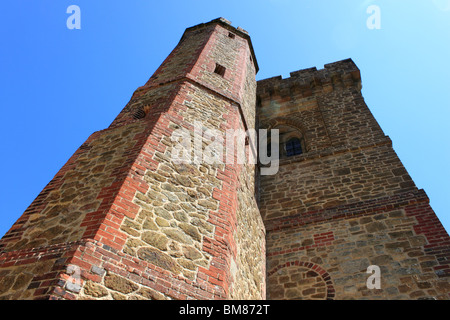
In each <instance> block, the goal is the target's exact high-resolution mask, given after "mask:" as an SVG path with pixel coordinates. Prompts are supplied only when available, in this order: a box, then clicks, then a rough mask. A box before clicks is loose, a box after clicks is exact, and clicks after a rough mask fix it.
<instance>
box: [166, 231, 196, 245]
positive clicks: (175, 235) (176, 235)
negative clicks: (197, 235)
mask: <svg viewBox="0 0 450 320" xmlns="http://www.w3.org/2000/svg"><path fill="white" fill-rule="evenodd" d="M162 231H163V232H164V233H165V234H166V235H167V236H168V237H169V238H171V239H173V240H175V241H177V242H180V243H186V244H192V240H191V238H190V237H188V236H187V235H186V234H185V233H183V232H181V231H179V230H177V229H175V228H170V229H169V228H166V229H163V230H162Z"/></svg>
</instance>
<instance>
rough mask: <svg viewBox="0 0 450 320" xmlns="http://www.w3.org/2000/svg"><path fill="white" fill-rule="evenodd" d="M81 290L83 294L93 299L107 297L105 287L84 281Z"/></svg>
mask: <svg viewBox="0 0 450 320" xmlns="http://www.w3.org/2000/svg"><path fill="white" fill-rule="evenodd" d="M83 288H84V293H85V294H87V295H88V296H92V297H95V298H101V297H105V296H107V295H108V290H107V289H106V288H105V287H103V286H101V285H100V284H98V283H95V282H92V281H86V283H85V285H84V287H83Z"/></svg>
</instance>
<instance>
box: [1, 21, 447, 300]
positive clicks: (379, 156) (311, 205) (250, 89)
mask: <svg viewBox="0 0 450 320" xmlns="http://www.w3.org/2000/svg"><path fill="white" fill-rule="evenodd" d="M257 72H258V65H257V61H256V58H255V55H254V52H253V48H252V44H251V41H250V37H249V35H248V34H247V32H246V31H245V30H243V29H241V28H234V27H232V26H231V25H230V22H229V21H227V20H225V19H223V18H220V19H216V20H213V21H210V22H208V23H205V24H200V25H197V26H194V27H191V28H188V29H186V31H185V33H184V34H183V36H182V38H181V40H180V41H179V43H178V45H177V46H176V48H175V49H174V50H173V51H172V53H171V54H170V55H169V56H168V57H167V58H166V60H165V61H164V62H163V63H162V65H161V66H160V67H159V68H158V70H156V72H155V73H154V74H153V76H152V77H151V78H150V79H149V80H148V82H147V83H146V84H145V85H144V86H142V87H140V88H138V89H137V90H136V91H135V92H134V94H133V95H132V97H131V99H130V101H129V103H128V104H127V105H126V106H125V107H124V109H123V110H122V111H121V112H120V113H119V115H118V116H117V117H116V118H115V120H114V121H113V122H112V123H111V125H110V126H109V127H108V128H107V129H104V130H101V131H98V132H95V133H93V134H92V135H91V136H90V137H89V138H88V139H87V141H86V142H85V143H84V144H83V145H81V146H80V148H79V149H78V150H77V151H76V152H75V153H74V155H73V156H72V157H71V158H70V159H69V160H68V162H67V163H66V164H65V165H64V166H63V168H61V170H60V171H59V172H58V173H57V174H56V176H55V177H54V178H53V179H52V181H50V183H49V184H48V185H47V186H46V187H45V188H44V190H42V192H41V193H40V194H39V196H38V197H37V198H36V199H35V200H34V201H33V203H32V204H31V205H30V206H29V207H28V209H27V210H26V211H25V212H24V214H23V215H22V216H21V217H20V218H19V220H17V222H16V223H15V224H14V225H13V226H12V227H11V229H10V230H9V231H8V232H7V234H6V235H5V236H4V237H3V238H2V239H1V240H0V299H266V298H268V299H364V298H367V299H430V298H432V299H449V293H450V284H449V280H448V279H449V276H450V266H449V264H450V262H449V261H450V258H449V257H450V254H449V253H450V238H449V236H448V234H447V233H446V231H445V229H444V228H443V227H442V225H441V224H440V222H439V220H438V219H437V217H436V215H435V214H434V212H433V210H432V209H431V207H430V205H429V201H428V198H427V196H426V194H425V192H424V191H423V190H419V189H417V187H416V186H415V184H414V182H413V181H412V180H411V178H410V176H409V174H408V173H407V171H406V170H405V168H404V167H403V165H402V163H401V162H400V160H399V159H398V157H397V155H396V154H395V151H394V150H393V148H392V143H391V141H390V139H389V137H387V136H385V134H384V133H383V131H382V130H381V128H380V127H379V125H378V124H377V122H376V120H375V119H374V117H373V116H372V114H371V113H370V111H369V109H368V107H367V106H366V105H365V103H364V100H363V97H362V95H361V79H360V72H359V70H358V68H357V67H356V66H355V64H354V63H353V62H352V61H351V60H345V61H340V62H336V63H332V64H329V65H326V66H325V68H324V69H323V70H316V69H315V68H312V69H306V70H300V71H296V72H293V73H291V77H290V78H288V79H282V78H281V77H275V78H270V79H266V80H261V81H258V82H256V81H255V75H256V73H257ZM196 124H200V127H199V126H198V125H196ZM259 128H261V129H269V130H271V129H278V130H279V143H276V141H269V142H270V146H271V148H272V149H271V150H278V151H279V154H280V159H279V161H276V163H277V165H278V171H277V172H276V173H275V174H272V175H263V174H261V173H262V170H263V169H264V168H263V167H264V166H263V165H254V164H252V163H251V162H248V161H246V162H244V163H240V162H238V161H236V160H237V157H236V158H233V157H231V160H232V161H229V160H230V159H227V161H225V163H209V162H205V161H199V158H198V154H196V152H195V150H196V149H195V148H194V151H193V152H191V151H192V150H191V149H189V148H187V147H186V145H184V144H182V145H183V147H186V149H182V150H181V151H183V150H189V152H188V153H187V154H188V155H189V157H190V159H191V160H192V161H190V162H189V163H185V162H181V163H179V162H175V161H174V154H176V153H178V152H179V151H180V149H178V147H179V146H180V141H186V140H183V139H184V138H186V136H182V135H179V133H180V132H183V133H186V132H187V137H188V138H187V140H188V141H189V142H193V144H194V145H197V146H198V145H199V146H200V149H201V150H202V149H205V150H206V147H208V146H210V145H211V143H213V142H216V140H217V137H219V136H221V135H223V136H225V133H226V132H227V131H228V130H233V131H234V132H237V131H239V130H240V131H248V130H251V129H259ZM199 131H200V138H198V133H199ZM196 134H197V138H196ZM249 140H251V139H245V141H243V142H242V144H243V148H244V152H245V154H246V155H249V154H250V152H251V149H252V146H253V144H252V143H250V142H251V141H249ZM227 142H228V141H227ZM219 145H220V140H219ZM263 148H264V146H263ZM273 148H275V149H273ZM277 148H278V149H277ZM228 151H229V150H227V152H228ZM227 155H228V154H227ZM200 160H204V159H200ZM377 268H378V269H377ZM368 269H369V270H374V272H375V274H374V275H372V274H369V273H367V270H368ZM377 270H378V271H379V272H378V273H377ZM378 275H379V276H380V277H378ZM372 276H376V277H375V278H373V277H372ZM369 277H370V279H372V280H373V281H372V280H370V281H368V278H369ZM378 280H380V282H379V284H380V286H379V287H378V282H377V281H378ZM373 285H375V288H373ZM266 291H267V295H266Z"/></svg>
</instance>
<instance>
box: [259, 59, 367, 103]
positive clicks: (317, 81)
mask: <svg viewBox="0 0 450 320" xmlns="http://www.w3.org/2000/svg"><path fill="white" fill-rule="evenodd" d="M336 85H343V86H344V87H349V86H356V87H357V88H359V90H360V89H361V74H360V71H359V69H358V67H357V66H356V64H355V63H354V62H353V60H352V59H346V60H341V61H337V62H333V63H329V64H326V65H325V66H324V68H323V69H319V70H318V69H317V68H316V67H313V68H308V69H302V70H298V71H293V72H291V73H290V77H289V78H286V79H283V78H282V77H281V76H277V77H272V78H268V79H264V80H260V81H258V82H257V93H258V94H261V95H263V94H264V93H270V94H273V93H275V92H276V91H285V90H286V89H290V88H291V89H294V88H296V89H297V90H298V89H306V90H308V91H311V90H314V91H317V90H321V89H323V90H324V91H326V92H327V91H330V90H333V88H334V87H335V86H336Z"/></svg>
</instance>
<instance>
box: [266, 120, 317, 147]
mask: <svg viewBox="0 0 450 320" xmlns="http://www.w3.org/2000/svg"><path fill="white" fill-rule="evenodd" d="M281 125H284V126H288V127H292V128H294V129H296V130H297V131H298V133H300V137H299V138H301V139H302V140H303V142H304V144H305V145H304V147H305V149H306V150H305V151H307V150H308V149H309V148H308V142H307V141H306V137H305V132H306V131H305V129H304V126H303V124H302V122H301V120H300V119H298V118H295V117H291V118H287V117H278V118H274V119H271V120H269V121H267V122H265V123H263V124H262V125H261V128H265V129H267V130H270V129H276V127H277V126H281Z"/></svg>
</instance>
